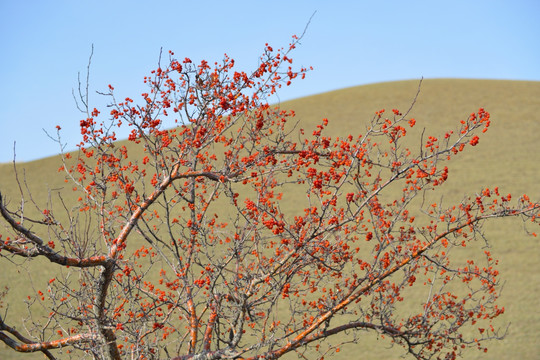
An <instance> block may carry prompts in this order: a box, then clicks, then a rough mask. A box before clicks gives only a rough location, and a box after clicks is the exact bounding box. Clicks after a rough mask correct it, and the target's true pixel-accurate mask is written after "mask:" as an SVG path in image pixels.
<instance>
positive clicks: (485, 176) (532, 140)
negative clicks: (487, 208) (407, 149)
mask: <svg viewBox="0 0 540 360" xmlns="http://www.w3.org/2000/svg"><path fill="white" fill-rule="evenodd" d="M417 86H418V81H402V82H389V83H380V84H373V85H366V86H360V87H355V88H349V89H343V90H339V91H334V92H330V93H326V94H321V95H316V96H311V97H307V98H302V99H298V100H294V101H290V102H285V103H282V104H281V106H282V107H284V108H292V109H294V110H295V111H296V113H297V120H299V121H300V127H303V128H306V129H310V128H312V127H313V125H314V124H315V123H318V122H319V121H320V120H321V119H322V118H323V117H327V118H328V119H329V120H330V126H329V131H330V132H331V134H332V135H334V136H337V135H339V136H343V135H347V134H349V133H353V134H355V133H362V132H364V130H365V125H366V124H367V123H368V120H369V119H371V117H372V116H373V113H374V112H375V111H376V110H380V109H383V108H385V109H386V110H387V111H390V110H391V109H392V108H398V109H400V110H402V111H404V110H406V109H407V108H408V107H409V105H410V103H411V100H412V99H413V98H414V95H415V94H416V90H417ZM479 107H484V108H485V109H486V110H487V111H489V112H490V113H491V115H492V117H491V119H492V125H491V128H490V130H489V131H488V132H487V133H486V134H485V135H484V136H482V137H481V140H480V143H479V145H478V146H477V147H476V148H474V149H469V151H467V152H465V153H463V154H462V155H461V156H460V157H458V158H456V159H455V161H452V162H451V163H450V164H449V165H450V166H449V167H450V178H449V182H448V183H447V184H445V185H444V187H442V188H441V190H442V193H441V194H439V196H440V195H444V201H445V203H450V202H452V201H459V200H460V199H461V198H462V197H463V195H465V194H472V193H474V192H476V191H478V190H480V189H481V188H483V187H492V186H499V189H500V190H501V191H502V192H504V193H506V192H510V193H512V194H514V195H515V196H518V195H521V194H523V193H525V192H527V193H528V194H529V195H530V196H531V198H534V199H540V180H539V179H540V166H539V164H540V143H539V142H538V139H537V136H538V135H537V134H540V82H523V81H493V80H455V79H440V80H425V81H424V82H423V84H422V88H421V93H420V96H419V98H418V101H417V103H416V105H415V107H414V109H413V111H412V112H411V114H410V116H411V117H414V118H416V119H417V127H419V128H426V135H440V134H441V133H442V132H443V131H446V130H450V129H454V128H456V127H457V125H458V122H459V120H461V119H465V118H466V117H467V116H468V115H469V114H470V113H471V112H474V111H476V110H477V109H478V108H479ZM413 136H414V134H413ZM58 166H59V161H58V159H57V158H55V157H53V158H47V159H43V160H40V161H35V162H30V163H24V164H19V165H18V168H19V176H20V177H21V178H22V177H23V175H24V177H25V178H26V181H27V183H28V186H29V190H30V191H31V192H32V194H33V195H34V198H35V200H36V201H37V202H39V203H44V202H46V201H47V196H48V194H49V193H53V194H54V193H55V192H57V190H56V189H62V188H64V190H69V189H71V186H70V185H69V184H65V183H64V181H63V176H61V175H59V174H58V172H57V171H56V170H57V168H58ZM23 169H24V173H23ZM48 190H52V192H50V191H48ZM0 191H2V194H3V195H4V196H5V197H6V198H9V199H11V201H12V204H15V202H16V199H17V195H18V188H17V187H16V185H15V182H14V177H13V168H12V164H0ZM291 200H292V199H289V201H287V203H288V204H294V201H291ZM485 232H486V235H487V236H488V238H489V239H490V240H491V245H492V249H491V251H492V253H493V254H494V255H495V257H497V258H499V259H500V271H501V274H502V279H503V281H505V287H504V291H503V294H502V298H501V301H500V303H501V305H503V306H504V307H505V308H506V312H505V314H504V316H503V319H502V321H503V323H511V326H510V328H509V332H508V335H507V338H506V339H505V340H503V341H501V342H498V343H492V344H490V346H489V349H490V350H489V352H488V353H487V354H483V353H479V352H478V351H472V352H470V353H468V354H467V355H466V358H467V359H536V358H538V354H540V325H539V324H540V312H538V311H537V305H538V303H539V302H538V299H539V298H540V244H539V242H538V239H536V238H532V237H528V236H527V235H525V233H524V232H523V229H522V228H521V224H520V223H519V221H516V220H514V221H508V220H507V219H505V220H503V221H498V222H495V223H492V224H491V225H490V226H488V227H486V229H485ZM1 261H2V271H0V285H2V286H3V285H8V286H10V292H9V296H8V304H9V312H10V316H14V315H13V314H21V315H20V316H24V315H25V311H26V310H25V307H24V304H23V303H22V302H21V299H23V298H24V297H25V295H27V294H28V292H29V291H30V286H29V284H27V281H25V280H21V279H26V278H27V274H26V273H24V272H20V273H19V274H18V278H14V277H13V272H12V271H21V268H20V267H18V268H15V267H12V266H11V265H10V264H8V263H7V261H5V259H2V260H1ZM28 264H29V266H31V267H32V268H34V269H35V268H36V267H35V264H34V263H32V264H30V263H28ZM42 264H43V265H45V263H42ZM43 265H40V266H39V268H40V275H42V276H41V277H37V276H35V277H34V279H33V281H34V282H39V281H45V280H43V279H48V278H49V277H50V276H49V275H48V274H47V273H46V270H44V269H46V267H45V266H43ZM40 279H41V280H40ZM2 310H3V309H2ZM365 339H366V340H365V341H364V342H363V343H362V344H350V345H347V346H344V347H343V348H342V349H341V352H340V353H339V354H336V356H335V358H337V359H351V358H360V357H361V358H362V359H380V358H395V357H397V356H399V355H400V354H402V350H401V349H399V348H393V349H388V347H389V343H388V342H387V341H386V340H383V339H380V341H376V339H377V335H376V334H369V333H366V337H365ZM15 355H16V354H14V353H13V352H11V351H9V350H5V349H4V348H3V347H2V346H0V359H23V358H25V359H33V358H37V359H41V358H43V356H42V355H40V354H34V355H26V356H15ZM291 358H294V356H293V357H291Z"/></svg>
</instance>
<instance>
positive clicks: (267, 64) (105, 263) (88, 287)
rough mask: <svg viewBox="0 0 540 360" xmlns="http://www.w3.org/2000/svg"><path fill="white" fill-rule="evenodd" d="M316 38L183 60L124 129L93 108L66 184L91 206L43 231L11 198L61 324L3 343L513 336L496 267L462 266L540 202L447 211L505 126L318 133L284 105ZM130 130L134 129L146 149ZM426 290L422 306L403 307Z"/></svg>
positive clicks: (155, 353) (186, 353) (57, 212)
mask: <svg viewBox="0 0 540 360" xmlns="http://www.w3.org/2000/svg"><path fill="white" fill-rule="evenodd" d="M298 41H299V39H298V38H297V37H293V41H292V43H291V44H290V46H289V47H288V48H286V49H280V50H277V51H274V50H273V49H272V47H270V46H269V45H268V44H267V45H266V46H265V48H264V53H263V55H262V57H261V58H260V65H259V66H258V68H257V69H255V71H253V72H252V73H246V72H239V71H235V70H234V60H232V59H230V58H229V57H227V56H225V57H224V59H223V61H222V62H221V63H215V64H214V66H210V64H208V63H207V62H206V61H202V62H201V63H199V64H198V65H196V64H194V63H193V62H192V61H191V60H190V59H188V58H185V59H184V60H181V61H180V60H177V59H176V58H175V57H174V54H173V53H172V52H169V61H168V65H167V66H165V67H163V68H162V67H161V65H160V67H158V69H157V70H155V71H153V72H152V74H151V76H149V77H146V78H145V79H144V82H145V83H146V84H147V85H148V87H149V90H148V92H147V93H143V94H142V99H141V101H140V104H138V105H137V104H136V102H135V101H134V100H132V99H131V98H126V99H125V100H123V101H118V100H117V99H116V98H115V93H114V88H113V86H111V85H109V89H108V92H107V93H105V94H104V95H105V96H108V97H109V98H110V107H111V111H110V114H109V115H108V116H107V117H106V119H104V117H103V116H101V115H100V111H99V110H97V109H95V108H94V109H93V110H92V109H91V107H90V106H89V104H88V93H87V92H86V93H84V91H83V92H81V96H80V98H81V101H82V102H81V106H82V108H83V110H84V112H85V113H86V115H85V117H86V118H85V119H84V120H81V121H80V127H81V134H82V141H81V143H80V144H79V152H78V154H77V155H76V156H75V157H73V156H72V155H71V154H69V153H65V154H63V157H62V158H63V164H62V167H61V168H60V170H61V171H64V172H65V174H66V181H69V182H71V183H72V184H73V186H74V191H75V194H76V195H74V196H75V198H78V200H77V201H73V205H70V204H71V202H70V201H69V199H67V198H66V196H68V195H66V194H65V193H62V194H58V196H57V197H54V198H53V197H51V199H50V200H49V202H48V204H47V206H46V207H43V206H42V207H39V211H40V217H39V218H29V216H28V215H27V214H25V213H24V209H25V207H24V206H23V205H24V204H25V201H28V200H25V199H23V200H22V201H21V204H22V205H21V206H19V207H18V208H16V209H13V208H12V207H10V206H8V205H7V204H6V199H4V198H2V197H1V195H0V214H1V215H2V218H3V221H4V229H5V230H4V232H5V234H4V235H3V236H2V237H1V238H0V250H1V252H0V255H1V256H2V260H10V259H16V258H18V257H23V258H44V259H47V260H48V261H49V263H48V266H50V267H53V268H56V269H57V272H56V276H55V277H54V278H51V279H49V280H48V283H46V284H41V286H45V288H43V289H42V290H38V293H37V295H36V294H31V295H30V296H29V297H28V301H29V305H32V304H33V305H34V306H45V307H46V308H47V309H49V312H48V314H47V315H46V316H45V317H44V318H41V319H40V318H38V317H37V316H36V318H33V319H31V325H32V326H26V329H27V332H26V333H25V334H23V333H21V332H20V331H18V330H17V329H16V328H15V326H13V325H9V324H12V322H13V321H14V319H13V317H9V315H10V314H8V315H5V314H4V315H2V317H0V340H2V341H3V342H4V343H5V344H6V345H7V346H9V347H11V348H12V349H14V350H16V351H19V352H37V351H40V352H43V353H44V354H45V355H46V356H47V357H48V358H50V359H54V358H56V356H57V355H55V352H62V354H63V356H68V357H69V354H74V355H73V356H74V357H76V358H81V357H84V356H87V357H93V358H96V359H122V358H128V357H130V358H143V359H153V358H173V359H176V360H180V359H237V358H243V359H256V358H269V359H272V358H279V357H281V356H283V355H285V354H287V353H290V352H297V353H299V354H302V352H303V351H304V350H305V349H306V348H309V349H313V350H314V351H317V352H318V353H319V354H320V356H321V357H322V356H324V355H325V354H328V353H333V352H335V351H339V346H341V344H342V343H344V342H345V341H354V339H356V338H358V337H360V336H361V335H362V334H363V333H364V332H363V331H366V330H367V331H376V332H378V333H380V334H381V335H382V336H384V337H386V338H389V339H390V341H392V342H393V343H395V344H398V345H401V346H403V347H404V349H405V350H406V351H407V352H409V353H410V354H413V355H414V356H416V357H417V358H420V359H428V358H433V357H436V358H449V359H452V358H456V357H457V356H459V354H460V353H461V351H462V349H463V348H466V347H478V348H479V349H485V348H484V343H485V341H487V340H490V339H496V338H500V336H501V335H500V333H499V332H498V330H497V329H496V328H495V327H493V326H492V325H491V321H492V320H493V319H494V318H496V317H498V316H499V315H501V314H502V313H503V312H504V308H501V307H499V306H498V305H497V303H496V300H497V297H498V284H499V282H498V271H497V270H496V264H497V261H496V260H495V259H494V258H493V257H492V256H491V254H490V252H489V251H487V250H484V251H479V252H474V254H470V255H471V256H470V259H469V260H466V261H460V260H461V258H460V257H459V256H457V257H455V256H450V252H451V250H454V252H457V251H458V250H459V249H460V248H463V247H470V245H471V244H474V243H475V242H476V241H480V239H481V226H482V224H483V222H485V221H486V220H489V219H494V218H504V217H519V218H522V219H523V221H532V222H538V218H537V215H538V212H539V209H540V205H539V204H538V203H535V202H532V201H531V200H529V198H528V197H527V196H526V195H523V196H521V197H519V198H518V199H517V200H514V201H513V202H512V199H511V196H510V195H501V194H500V193H499V191H498V189H497V188H495V189H482V191H481V192H479V193H478V194H476V195H474V196H471V197H470V198H466V199H464V200H463V201H462V202H461V203H459V204H455V205H453V206H446V207H445V206H443V204H442V203H440V202H432V201H429V202H428V200H429V199H431V197H430V196H429V193H428V192H431V191H432V190H437V189H439V187H440V186H441V185H442V184H443V183H444V182H446V181H447V179H448V167H447V166H445V164H446V163H447V162H449V161H451V160H452V159H453V158H454V157H456V156H459V154H460V153H461V152H462V151H464V150H465V149H468V148H471V147H474V146H475V145H477V144H478V141H479V136H480V135H481V134H482V133H483V132H485V131H486V130H487V129H488V127H489V125H490V116H489V113H488V112H486V111H485V110H484V109H480V110H479V111H478V112H476V113H473V114H471V115H470V116H469V117H468V118H467V119H466V120H464V121H461V122H460V124H459V128H458V129H457V130H456V131H449V132H447V133H446V134H444V135H443V136H441V137H434V136H428V137H424V134H423V133H422V136H421V137H420V141H419V142H415V141H413V142H410V141H409V140H408V138H407V135H408V134H409V135H410V133H411V131H412V130H413V129H414V126H415V124H416V121H415V120H414V119H410V118H408V117H407V116H408V113H409V111H410V109H409V111H407V112H405V113H404V114H403V113H401V112H400V111H399V110H393V111H392V113H391V114H390V116H388V117H387V116H385V111H384V110H381V111H377V112H376V113H375V115H374V117H373V119H371V121H370V122H369V124H368V126H367V127H366V130H365V131H364V132H363V133H362V134H353V135H348V134H344V136H342V137H337V138H331V137H329V136H327V135H325V129H326V128H327V127H328V124H329V121H328V120H327V119H323V120H322V122H321V124H320V125H318V126H317V127H316V128H315V129H312V130H310V131H308V130H303V129H299V128H298V126H299V125H298V123H295V124H292V123H291V118H293V117H294V112H292V111H286V110H282V109H280V108H279V107H277V106H270V105H269V104H268V102H267V99H268V97H269V96H271V95H273V94H275V93H276V91H278V90H279V89H280V88H281V87H282V86H285V85H287V86H288V85H289V84H290V83H291V81H293V80H294V79H296V78H303V77H304V76H305V74H306V72H307V69H305V68H301V69H299V70H294V69H293V68H292V65H291V64H292V59H291V57H290V52H291V51H292V50H293V49H294V48H295V46H296V45H297V43H298ZM413 105H414V101H413ZM411 107H412V106H411ZM167 121H169V122H170V121H174V122H175V127H173V128H171V129H165V124H166V123H167ZM117 126H118V127H125V126H127V127H130V128H131V133H130V135H129V141H130V144H129V145H121V144H119V143H117V142H116V135H115V132H114V129H115V127H117ZM58 131H60V128H58ZM36 206H38V205H37V204H36ZM473 247H474V246H473ZM410 289H414V292H415V293H416V292H420V293H422V294H423V295H422V300H421V303H419V305H420V307H415V306H414V304H411V305H413V306H411V307H409V308H408V307H403V306H402V304H407V303H408V299H412V298H414V294H413V292H412V290H410ZM471 329H474V332H471V331H470V330H471ZM344 334H348V336H349V338H347V339H345V337H344V336H343V335H344Z"/></svg>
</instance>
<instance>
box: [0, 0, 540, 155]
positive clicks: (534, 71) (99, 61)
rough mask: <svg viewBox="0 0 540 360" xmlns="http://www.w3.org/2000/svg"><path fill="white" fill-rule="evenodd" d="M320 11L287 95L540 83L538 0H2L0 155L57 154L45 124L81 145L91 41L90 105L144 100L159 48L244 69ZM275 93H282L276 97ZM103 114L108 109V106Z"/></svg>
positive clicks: (285, 97)
mask: <svg viewBox="0 0 540 360" xmlns="http://www.w3.org/2000/svg"><path fill="white" fill-rule="evenodd" d="M314 11H317V13H316V14H315V16H314V18H313V20H312V22H311V24H310V26H309V28H308V30H307V33H306V35H305V37H304V38H303V40H302V45H301V46H300V47H299V48H298V49H297V50H296V52H295V53H293V58H294V60H295V64H296V65H297V66H300V65H302V66H310V65H311V66H313V67H314V71H313V72H311V73H309V74H308V77H307V78H306V80H304V81H297V82H296V84H293V86H292V87H290V88H287V89H285V90H284V91H282V92H281V93H280V99H281V100H288V99H292V98H297V97H302V96H307V95H311V94H315V93H321V92H326V91H331V90H335V89H340V88H344V87H349V86H356V85H361V84H367V83H374V82H381V81H393V80H403V79H419V78H420V77H422V76H423V77H425V78H448V77H452V78H487V79H517V80H535V81H540V40H539V39H540V21H539V18H538V17H539V15H540V1H538V0H528V1H527V0H512V1H510V0H507V1H498V0H489V1H471V0H457V1H414V0H411V1H373V0H371V1H353V0H351V1H340V0H333V1H315V0H311V1H282V0H272V1H253V0H252V1H233V0H231V1H202V0H201V1H180V0H178V1H172V0H170V1H159V0H158V1H137V0H131V1H117V0H107V1H101V0H98V1H96V0H95V1H38V0H26V1H19V0H0V78H1V82H0V162H8V161H11V160H12V159H13V143H14V141H16V156H17V161H29V160H33V159H37V158H42V157H45V156H50V155H54V154H57V153H58V145H57V144H55V143H54V142H53V141H52V140H50V139H49V138H47V136H46V135H45V133H44V132H43V130H42V129H46V130H47V131H49V132H51V133H54V132H55V129H54V128H55V125H60V126H61V127H62V128H63V132H62V136H63V140H64V141H65V142H67V144H68V150H71V149H74V148H75V144H76V143H78V142H79V141H80V135H79V129H78V124H79V120H80V119H81V114H80V113H79V112H78V111H77V109H76V107H75V103H74V100H73V98H72V94H71V91H72V89H73V88H76V87H77V73H78V72H79V71H80V72H82V73H85V71H86V65H87V62H88V56H89V54H90V48H91V44H94V47H95V50H94V57H93V61H92V68H91V75H90V89H91V91H92V94H91V98H90V102H91V105H92V106H96V107H100V108H101V110H105V109H103V104H104V102H105V100H104V99H102V98H101V97H100V96H99V95H97V94H95V90H106V87H107V85H108V84H113V85H114V86H115V89H116V90H117V92H118V95H120V96H130V97H133V98H135V99H136V98H138V95H139V94H140V93H141V92H144V90H145V88H144V86H143V84H142V79H143V77H144V76H145V75H147V74H148V72H149V71H150V70H151V69H153V68H155V67H156V64H157V60H158V56H159V50H160V48H161V47H163V49H164V50H173V51H174V52H175V54H176V55H177V57H178V58H183V57H186V56H187V57H190V58H192V59H193V60H201V59H206V60H209V61H212V62H213V61H216V60H220V59H221V57H222V55H223V54H224V53H227V54H228V55H229V56H231V57H232V58H234V59H236V61H237V64H238V65H239V66H240V68H241V69H243V70H249V69H251V68H252V67H253V66H254V65H256V64H257V60H258V56H259V55H260V53H261V50H262V48H263V46H264V44H265V43H266V42H268V43H270V44H271V45H272V46H274V47H280V46H286V45H287V44H288V43H289V40H290V36H291V35H293V34H300V33H301V32H302V30H303V29H304V26H305V25H306V23H307V21H308V19H309V18H310V16H311V14H312V13H313V12H314ZM277 100H278V99H276V101H277ZM104 112H106V111H103V113H104Z"/></svg>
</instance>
